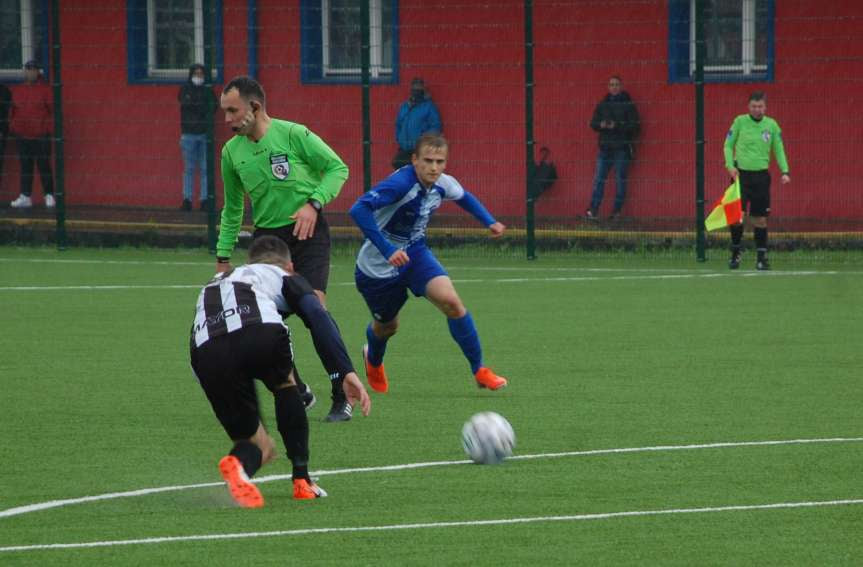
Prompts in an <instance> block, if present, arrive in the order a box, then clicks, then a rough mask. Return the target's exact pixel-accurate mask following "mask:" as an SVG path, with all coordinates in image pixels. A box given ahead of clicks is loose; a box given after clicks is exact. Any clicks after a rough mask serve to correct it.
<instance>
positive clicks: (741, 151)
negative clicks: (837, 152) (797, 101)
mask: <svg viewBox="0 0 863 567" xmlns="http://www.w3.org/2000/svg"><path fill="white" fill-rule="evenodd" d="M766 110H767V96H766V95H765V94H764V93H763V92H761V91H756V92H754V93H752V94H751V95H750V96H749V113H748V114H741V115H739V116H738V117H736V118H735V119H734V122H732V123H731V129H730V130H728V135H727V136H726V137H725V146H724V147H723V154H724V157H725V168H726V169H727V170H728V173H730V174H731V177H733V178H735V179H736V178H738V177H739V178H740V200H741V202H742V205H743V213H744V215H746V214H748V215H749V217H750V218H751V219H752V226H753V232H754V236H755V247H756V250H757V255H758V256H757V259H756V262H755V268H756V269H758V270H769V269H770V262H769V261H768V260H767V217H768V216H769V215H770V171H768V167H769V166H770V154H771V153H772V154H773V155H775V156H776V163H777V164H778V165H779V171H780V172H781V173H782V178H781V181H782V184H783V185H785V184H786V183H790V182H791V176H790V174H789V171H788V160H787V159H786V158H785V146H784V144H783V143H782V129H781V128H780V127H779V124H778V123H777V122H776V121H775V120H774V119H772V118H770V117H769V116H767V115H766V114H764V113H765V112H766ZM743 220H745V216H744V219H743ZM730 229H731V259H730V260H729V261H728V267H729V268H731V269H732V270H736V269H737V268H739V267H740V255H741V250H742V249H741V245H740V241H741V240H742V239H743V221H741V222H739V223H737V224H735V225H731V227H730Z"/></svg>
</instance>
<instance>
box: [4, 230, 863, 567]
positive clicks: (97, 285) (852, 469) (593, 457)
mask: <svg viewBox="0 0 863 567" xmlns="http://www.w3.org/2000/svg"><path fill="white" fill-rule="evenodd" d="M848 254H851V253H848ZM441 256H442V260H443V262H444V264H445V265H446V266H447V267H448V268H449V270H450V272H451V275H452V277H453V279H454V281H455V282H456V286H457V288H458V290H459V292H460V295H461V296H462V298H463V299H464V301H465V303H466V304H467V305H468V307H469V309H470V310H471V312H472V313H473V315H474V318H475V320H476V322H477V326H478V328H479V331H480V336H481V338H482V341H483V347H484V352H485V358H486V362H487V363H488V364H489V365H490V366H492V367H493V368H494V369H495V370H496V371H498V372H499V373H500V374H502V375H504V376H506V377H508V378H509V380H510V385H509V387H508V388H506V389H505V390H503V391H501V392H488V391H481V390H478V389H477V388H476V387H475V386H474V385H473V383H472V377H471V376H470V373H469V369H468V366H467V363H466V362H465V361H464V359H463V358H462V356H461V353H460V351H459V350H458V347H457V346H456V345H455V343H454V342H453V341H452V340H451V339H450V337H449V334H448V331H447V326H446V324H445V321H444V319H443V316H442V315H440V314H439V313H437V312H436V311H435V310H434V308H433V307H432V306H431V305H430V304H428V303H427V302H425V301H424V300H419V299H412V300H411V301H409V302H408V304H407V306H406V308H405V310H404V311H403V316H402V326H401V328H400V332H399V334H398V335H397V336H396V337H395V338H394V339H393V340H392V342H391V343H390V346H389V349H388V352H387V359H386V365H387V372H388V374H389V376H390V392H389V393H388V394H386V395H378V394H373V407H372V414H371V415H370V416H369V417H366V418H363V417H362V416H357V417H355V418H354V420H353V421H351V422H349V423H343V424H328V423H324V422H323V421H322V418H323V416H324V415H325V414H326V410H327V408H328V405H329V404H328V399H327V397H328V396H327V389H328V382H327V379H326V376H325V374H324V371H323V369H322V368H321V366H320V363H319V362H318V361H317V360H316V357H315V354H314V350H313V348H312V346H311V341H310V340H309V337H308V334H307V332H306V330H305V328H304V327H303V326H302V325H301V324H299V321H294V322H293V325H292V326H293V328H294V337H295V339H296V340H295V342H296V353H297V359H298V365H299V368H300V369H301V370H302V371H303V375H304V377H305V379H306V380H307V381H308V382H309V383H310V384H311V386H312V387H313V388H314V389H315V391H316V393H317V394H318V396H319V400H320V401H319V403H318V405H317V406H316V407H315V408H313V409H312V410H311V412H310V422H311V450H312V463H311V468H312V469H313V470H317V471H323V472H322V474H321V476H320V481H319V482H320V484H321V486H323V487H324V488H325V489H326V490H327V491H328V492H329V493H330V497H329V498H326V499H323V500H318V501H314V502H295V501H293V499H292V498H291V486H290V482H289V481H286V480H275V481H272V482H266V483H263V484H261V490H262V492H263V494H264V496H265V498H266V499H267V504H266V506H265V507H264V508H262V509H260V510H242V509H238V508H236V507H234V506H233V505H232V504H231V501H230V498H229V497H228V495H227V492H226V490H225V489H224V488H223V487H222V486H207V487H200V488H185V489H182V490H174V491H171V492H163V493H156V494H147V495H142V496H135V497H126V498H116V499H110V500H102V501H92V502H84V503H78V504H70V505H66V506H59V507H56V508H51V509H45V510H40V511H32V512H28V513H21V514H16V515H14V516H8V517H2V512H3V511H4V510H9V509H12V508H15V507H21V506H27V505H30V504H37V503H43V502H47V501H50V500H56V499H67V498H78V497H84V496H96V495H100V494H106V493H111V492H123V491H130V490H136V489H143V488H156V487H165V486H186V485H192V484H198V483H217V482H218V481H219V476H218V472H217V470H216V466H215V464H216V462H217V461H218V459H219V458H220V457H221V456H222V455H223V454H224V453H225V452H226V451H227V449H228V448H229V444H228V441H227V439H226V438H225V436H224V433H223V432H222V431H221V429H220V428H219V426H218V424H217V422H216V420H215V418H214V417H213V416H212V414H211V410H210V408H209V405H208V404H207V402H206V399H205V397H204V395H203V393H202V392H201V391H200V388H199V387H198V385H197V382H196V380H195V378H194V376H193V375H192V373H191V370H190V368H189V364H188V348H187V345H188V330H189V325H190V323H191V318H192V314H193V310H194V302H195V299H196V297H197V293H198V288H199V286H200V285H202V284H203V283H204V282H205V281H206V280H207V279H208V278H209V277H210V276H211V275H212V271H213V269H212V268H213V260H212V257H211V256H209V255H207V254H206V253H204V252H201V251H197V250H192V251H170V250H136V249H114V250H94V249H72V250H68V251H66V252H63V253H59V252H56V251H53V250H50V249H45V248H10V247H6V248H0V305H2V311H3V321H4V332H3V333H2V334H0V347H2V352H3V353H4V356H3V357H0V380H2V394H0V415H2V424H3V428H2V431H3V433H2V443H0V457H2V463H3V472H2V480H3V482H0V548H4V547H9V546H18V545H24V546H27V545H48V544H56V543H82V542H105V541H117V540H137V539H142V538H162V537H178V538H183V537H186V536H195V535H211V536H223V535H225V534H249V533H259V536H257V537H246V538H235V539H215V540H188V539H181V540H179V541H163V542H158V543H139V544H131V545H111V546H106V547H98V548H88V549H40V550H26V551H0V564H3V565H46V564H59V563H63V564H64V565H67V566H72V565H95V564H112V565H143V564H148V565H165V564H175V565H180V564H183V565H186V564H188V565H201V564H206V565H209V566H215V565H235V564H237V563H238V562H240V563H243V564H253V562H254V563H258V564H266V565H284V564H288V563H292V564H309V565H332V564H363V565H369V564H375V565H378V564H393V565H405V564H411V565H414V564H418V565H500V564H513V565H515V564H524V563H526V562H529V561H533V562H536V563H539V564H585V565H594V564H614V565H619V564H680V565H691V564H759V565H761V564H772V565H788V564H834V565H835V564H838V565H843V564H844V565H853V564H856V563H857V562H858V561H859V558H860V556H861V555H863V539H861V538H860V536H859V534H860V533H863V504H861V503H859V502H858V503H848V504H845V505H830V506H818V507H798V508H774V509H770V508H766V509H743V510H728V509H724V508H726V507H737V506H759V505H770V504H779V503H802V502H827V501H837V500H858V501H859V500H860V499H863V487H861V484H860V470H861V466H863V441H860V440H859V439H860V438H863V415H861V407H863V388H861V387H860V367H861V362H863V354H861V346H860V345H861V344H863V340H861V339H863V330H861V329H863V285H861V284H863V270H861V269H859V264H858V262H857V261H856V259H855V258H856V256H855V257H854V258H852V261H850V262H849V261H848V256H845V257H843V258H841V259H840V260H839V261H836V260H835V259H831V258H821V257H817V256H813V255H808V256H807V255H805V253H803V252H795V253H793V254H789V255H788V256H783V255H782V254H776V255H774V256H773V258H772V261H773V264H774V267H775V270H774V271H773V272H770V273H756V272H755V271H753V270H752V269H751V266H750V265H749V264H750V263H747V264H745V266H748V269H745V270H742V271H740V272H729V271H728V270H727V268H726V267H725V255H724V253H723V254H714V255H713V256H711V257H710V259H709V261H708V262H706V263H696V262H694V261H692V260H691V259H688V258H687V259H681V258H680V257H676V258H675V257H664V256H662V255H659V256H654V257H651V256H649V255H641V254H622V253H621V254H617V255H614V256H610V255H597V256H591V255H590V254H585V253H581V254H578V255H567V254H562V253H555V254H546V255H542V256H541V257H540V258H539V260H537V261H533V262H528V261H525V260H522V259H521V258H518V257H503V256H502V257H497V258H482V257H480V258H479V259H477V258H471V257H470V256H469V255H466V254H464V253H457V254H451V255H450V254H448V253H443V254H442V255H441ZM750 259H752V258H750ZM783 260H785V261H783ZM330 282H331V284H330V285H331V287H330V290H329V297H328V303H329V307H330V309H331V311H332V312H333V314H334V317H335V318H336V320H337V321H338V322H339V326H340V327H341V330H342V333H343V335H344V338H345V342H346V343H347V345H348V347H349V349H350V352H351V354H352V355H353V356H354V362H355V364H359V363H360V359H359V356H358V355H359V352H360V348H361V346H362V343H363V342H364V329H365V326H366V324H367V322H368V313H367V311H366V309H365V306H364V304H363V302H362V300H361V298H360V296H359V295H358V294H357V292H356V290H355V289H354V287H353V283H352V282H353V264H352V260H351V258H350V257H349V256H348V255H346V254H339V255H337V256H336V257H335V259H334V263H333V269H332V272H331V278H330ZM289 321H290V320H289ZM418 345H422V346H421V347H418ZM360 374H361V375H362V372H360ZM262 400H264V402H265V403H264V408H263V409H264V414H265V419H266V420H267V422H268V423H270V424H272V423H274V421H273V416H272V413H273V412H272V404H271V402H270V401H269V396H268V394H266V393H265V392H262ZM485 410H492V411H496V412H498V413H501V414H502V415H504V416H506V417H507V418H508V419H509V420H510V422H511V423H512V425H513V427H514V429H515V431H516V435H517V438H518V446H517V448H516V455H517V456H519V457H524V458H519V459H513V460H509V461H507V462H505V463H504V464H502V465H500V466H478V465H468V464H459V463H457V461H461V460H463V459H465V456H464V453H463V452H462V449H461V446H460V439H459V434H460V430H461V426H462V424H463V422H464V421H465V420H466V419H467V418H468V417H469V416H470V415H471V414H473V413H475V412H478V411H485ZM832 438H849V439H856V440H850V441H844V442H838V441H834V442H818V443H805V444H804V443H794V444H777V445H763V444H761V445H733V446H725V447H713V448H690V449H683V450H672V449H664V450H650V451H633V452H621V453H602V454H580V455H569V456H559V457H552V456H545V457H543V456H541V455H542V454H546V453H555V452H579V451H591V450H602V449H621V448H639V447H653V448H656V447H663V446H666V447H672V446H682V445H693V444H713V443H722V442H730V443H736V442H761V441H786V440H797V439H832ZM434 461H439V462H442V463H443V464H439V465H437V466H428V467H419V468H407V469H399V470H391V471H373V470H372V471H362V470H361V471H356V472H352V473H347V474H334V471H338V470H340V469H346V468H360V469H362V468H369V467H381V466H385V465H403V464H410V463H427V462H434ZM448 462H449V464H446V463H448ZM289 473H290V467H289V464H288V462H287V460H286V459H284V458H282V459H280V460H279V461H278V462H276V463H274V464H272V465H270V466H268V467H265V468H264V469H263V470H262V471H261V472H260V473H259V475H261V476H267V475H287V474H289ZM704 508H710V509H720V510H715V511H706V510H705V511H700V512H688V513H687V512H684V510H693V509H704ZM674 510H677V512H674V513H663V514H633V515H627V516H610V517H594V516H592V515H605V514H617V513H624V512H632V513H641V512H651V511H674ZM573 516H584V517H583V519H576V518H573ZM553 517H557V519H554V518H553ZM514 519H542V520H536V521H526V522H520V523H508V524H507V523H493V524H488V525H486V524H476V523H471V522H477V521H488V522H503V521H507V520H514ZM453 522H455V523H458V522H466V523H467V524H465V525H451V526H447V525H441V524H446V523H453ZM386 526H389V527H390V528H387V529H380V530H362V531H325V530H334V529H343V528H370V527H386ZM411 526H413V527H411ZM303 529H318V530H322V531H320V532H316V533H305V534H284V533H282V534H272V535H266V534H267V533H269V532H284V531H290V530H303Z"/></svg>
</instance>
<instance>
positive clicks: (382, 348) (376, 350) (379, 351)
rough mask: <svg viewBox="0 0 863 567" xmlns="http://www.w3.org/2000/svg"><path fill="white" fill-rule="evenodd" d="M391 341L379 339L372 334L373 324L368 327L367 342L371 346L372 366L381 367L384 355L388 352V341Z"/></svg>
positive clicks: (370, 357)
mask: <svg viewBox="0 0 863 567" xmlns="http://www.w3.org/2000/svg"><path fill="white" fill-rule="evenodd" d="M388 340H389V339H379V338H377V336H375V334H374V332H372V324H371V323H369V326H368V327H366V342H368V345H369V355H368V356H369V363H370V364H371V365H372V366H380V365H381V364H383V362H384V354H385V353H386V352H387V341H388Z"/></svg>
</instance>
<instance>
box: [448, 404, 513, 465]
mask: <svg viewBox="0 0 863 567" xmlns="http://www.w3.org/2000/svg"><path fill="white" fill-rule="evenodd" d="M461 444H462V446H463V447H464V451H465V453H467V456H468V457H470V458H471V460H473V462H475V463H477V464H480V465H495V464H497V463H499V462H501V461H503V460H504V459H505V458H507V457H509V456H511V455H512V450H513V448H514V447H515V432H514V431H513V430H512V426H511V425H510V424H509V422H508V421H507V420H506V419H504V417H503V416H502V415H500V414H497V413H494V412H492V411H484V412H482V413H478V414H476V415H474V416H473V417H471V418H470V419H469V420H468V421H467V423H465V424H464V427H462V429H461Z"/></svg>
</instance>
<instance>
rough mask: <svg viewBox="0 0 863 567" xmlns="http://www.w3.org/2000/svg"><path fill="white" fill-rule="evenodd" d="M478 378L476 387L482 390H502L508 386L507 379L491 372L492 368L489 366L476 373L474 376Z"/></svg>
mask: <svg viewBox="0 0 863 567" xmlns="http://www.w3.org/2000/svg"><path fill="white" fill-rule="evenodd" d="M474 377H475V378H476V385H477V386H479V387H480V388H488V389H489V390H500V389H501V388H503V387H504V386H506V378H504V377H503V376H498V375H497V374H495V373H494V372H492V371H491V368H488V367H487V366H483V367H482V368H480V369H479V370H477V371H476V374H475V376H474Z"/></svg>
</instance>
